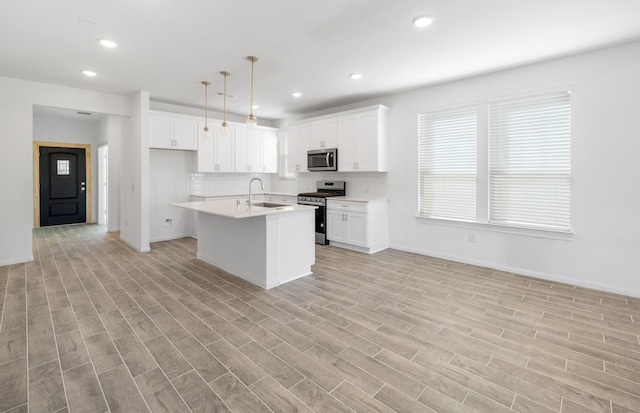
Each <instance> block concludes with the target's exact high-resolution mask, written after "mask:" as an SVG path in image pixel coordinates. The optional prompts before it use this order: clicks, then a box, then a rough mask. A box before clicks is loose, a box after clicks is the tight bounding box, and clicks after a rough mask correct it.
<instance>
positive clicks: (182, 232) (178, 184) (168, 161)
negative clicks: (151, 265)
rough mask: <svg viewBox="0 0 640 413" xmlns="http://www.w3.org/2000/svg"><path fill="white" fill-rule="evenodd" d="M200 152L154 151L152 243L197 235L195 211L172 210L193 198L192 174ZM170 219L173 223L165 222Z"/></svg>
mask: <svg viewBox="0 0 640 413" xmlns="http://www.w3.org/2000/svg"><path fill="white" fill-rule="evenodd" d="M196 154H197V153H196V152H192V151H174V150H163V149H151V150H150V154H149V172H150V177H151V178H150V186H149V191H150V192H149V201H150V202H149V205H150V206H149V231H150V234H149V238H150V241H151V242H156V241H164V240H168V239H176V238H182V237H187V236H190V235H192V234H193V212H192V211H189V210H186V209H184V208H177V207H172V206H170V205H169V204H170V203H172V202H187V201H190V198H191V172H192V171H193V170H194V165H195V162H194V158H195V157H196ZM167 218H170V219H171V220H172V222H171V224H167V223H166V222H165V219H167Z"/></svg>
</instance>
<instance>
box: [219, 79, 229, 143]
mask: <svg viewBox="0 0 640 413" xmlns="http://www.w3.org/2000/svg"><path fill="white" fill-rule="evenodd" d="M220 74H221V75H222V76H224V89H223V93H224V95H223V99H224V100H223V102H224V106H223V110H222V124H221V125H220V135H222V136H227V135H228V134H229V125H227V76H229V75H230V74H231V73H229V72H227V71H222V72H220Z"/></svg>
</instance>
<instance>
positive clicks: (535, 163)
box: [489, 91, 571, 231]
mask: <svg viewBox="0 0 640 413" xmlns="http://www.w3.org/2000/svg"><path fill="white" fill-rule="evenodd" d="M570 103H571V102H570V95H569V93H568V92H566V91H561V92H554V93H545V94H540V95H536V96H528V97H524V98H517V99H509V100H502V101H496V102H490V103H489V222H491V223H497V224H505V225H515V226H523V227H533V228H541V229H549V230H557V231H568V230H569V229H570V195H571V163H570V160H571V159H570V155H571V150H570V149H571V148H570V145H571V104H570Z"/></svg>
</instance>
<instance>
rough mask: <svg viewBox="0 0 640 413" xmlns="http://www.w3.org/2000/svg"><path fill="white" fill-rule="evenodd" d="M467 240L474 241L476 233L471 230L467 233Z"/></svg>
mask: <svg viewBox="0 0 640 413" xmlns="http://www.w3.org/2000/svg"><path fill="white" fill-rule="evenodd" d="M469 242H476V234H475V233H473V232H470V233H469Z"/></svg>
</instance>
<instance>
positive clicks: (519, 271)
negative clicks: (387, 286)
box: [390, 244, 640, 298]
mask: <svg viewBox="0 0 640 413" xmlns="http://www.w3.org/2000/svg"><path fill="white" fill-rule="evenodd" d="M390 248H393V249H397V250H400V251H406V252H412V253H415V254H420V255H425V256H428V257H434V258H440V259H443V260H448V261H455V262H459V263H463V264H470V265H476V266H480V267H485V268H490V269H493V270H497V271H505V272H509V273H513V274H515V275H522V276H525V277H531V278H537V279H541V280H544V281H555V282H558V283H563V284H569V285H573V286H576V287H580V288H588V289H590V290H597V291H601V292H605V293H613V294H620V295H623V296H627V297H637V298H640V290H637V291H634V290H628V289H619V288H616V287H611V286H608V285H604V284H599V283H591V282H584V281H581V280H576V279H571V278H566V277H562V276H557V275H553V274H549V273H542V272H537V271H531V270H527V269H524V268H519V267H509V266H505V265H498V264H495V263H490V262H486V261H481V260H474V259H468V258H466V257H460V256H456V255H449V254H439V253H436V252H433V251H428V250H423V249H418V248H412V247H406V246H402V245H397V244H394V245H390Z"/></svg>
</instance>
